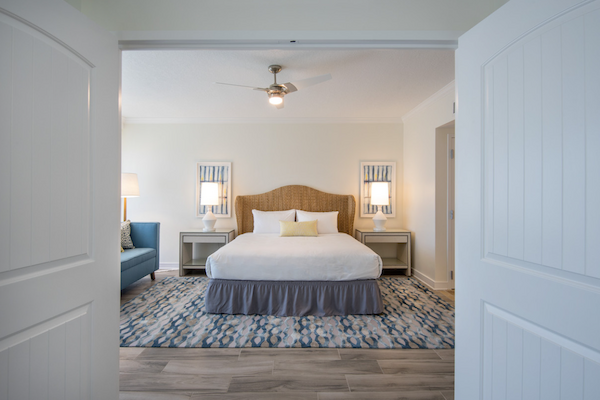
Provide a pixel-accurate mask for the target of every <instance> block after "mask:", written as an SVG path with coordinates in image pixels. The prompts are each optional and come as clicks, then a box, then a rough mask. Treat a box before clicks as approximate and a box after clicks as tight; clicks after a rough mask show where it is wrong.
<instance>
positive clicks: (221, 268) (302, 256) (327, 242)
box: [206, 233, 382, 281]
mask: <svg viewBox="0 0 600 400" xmlns="http://www.w3.org/2000/svg"><path fill="white" fill-rule="evenodd" d="M324 266H326V268H324ZM381 269H382V262H381V258H380V257H379V256H378V255H377V254H376V253H375V252H373V251H372V250H371V249H369V248H368V247H366V246H365V245H363V244H362V243H360V242H359V241H357V240H356V239H354V238H352V237H351V236H349V235H347V234H345V233H330V234H320V235H319V236H316V237H281V236H279V235H278V234H256V233H245V234H243V235H241V236H238V237H237V238H236V239H235V240H234V241H232V242H231V243H229V244H228V245H227V246H224V247H221V248H220V249H219V250H218V251H217V252H215V253H213V254H212V255H211V256H210V257H209V258H208V260H207V262H206V275H208V277H209V278H213V279H242V280H257V281H352V280H361V279H377V278H379V276H380V275H381Z"/></svg>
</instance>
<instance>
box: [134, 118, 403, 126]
mask: <svg viewBox="0 0 600 400" xmlns="http://www.w3.org/2000/svg"><path fill="white" fill-rule="evenodd" d="M123 121H124V123H125V124H169V125H171V124H172V125H175V124H402V118H370V117H369V118H359V117H357V118H353V117H348V118H344V117H340V118H335V117H334V118H152V117H150V118H127V117H124V118H123Z"/></svg>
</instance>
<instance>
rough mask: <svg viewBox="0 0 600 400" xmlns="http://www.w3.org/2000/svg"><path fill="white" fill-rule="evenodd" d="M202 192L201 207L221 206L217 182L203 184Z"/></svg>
mask: <svg viewBox="0 0 600 400" xmlns="http://www.w3.org/2000/svg"><path fill="white" fill-rule="evenodd" d="M200 190H201V192H200V205H203V206H216V205H218V204H219V184H218V183H217V182H202V186H201V187H200Z"/></svg>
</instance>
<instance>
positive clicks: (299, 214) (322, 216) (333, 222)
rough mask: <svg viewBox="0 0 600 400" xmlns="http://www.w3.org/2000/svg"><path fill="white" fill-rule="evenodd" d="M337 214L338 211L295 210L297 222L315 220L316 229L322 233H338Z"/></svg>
mask: <svg viewBox="0 0 600 400" xmlns="http://www.w3.org/2000/svg"><path fill="white" fill-rule="evenodd" d="M338 214H339V211H331V212H309V211H301V210H296V220H297V221H298V222H304V221H312V220H314V219H316V220H317V231H318V232H319V234H322V233H338V225H337V220H338Z"/></svg>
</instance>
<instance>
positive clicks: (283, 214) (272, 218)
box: [252, 210, 296, 234]
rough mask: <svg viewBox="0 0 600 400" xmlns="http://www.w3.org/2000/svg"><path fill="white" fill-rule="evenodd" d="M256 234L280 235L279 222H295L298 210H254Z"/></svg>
mask: <svg viewBox="0 0 600 400" xmlns="http://www.w3.org/2000/svg"><path fill="white" fill-rule="evenodd" d="M252 216H253V217H254V231H253V232H254V233H277V234H278V233H279V229H280V228H279V221H294V217H295V216H296V210H287V211H259V210H252Z"/></svg>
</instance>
